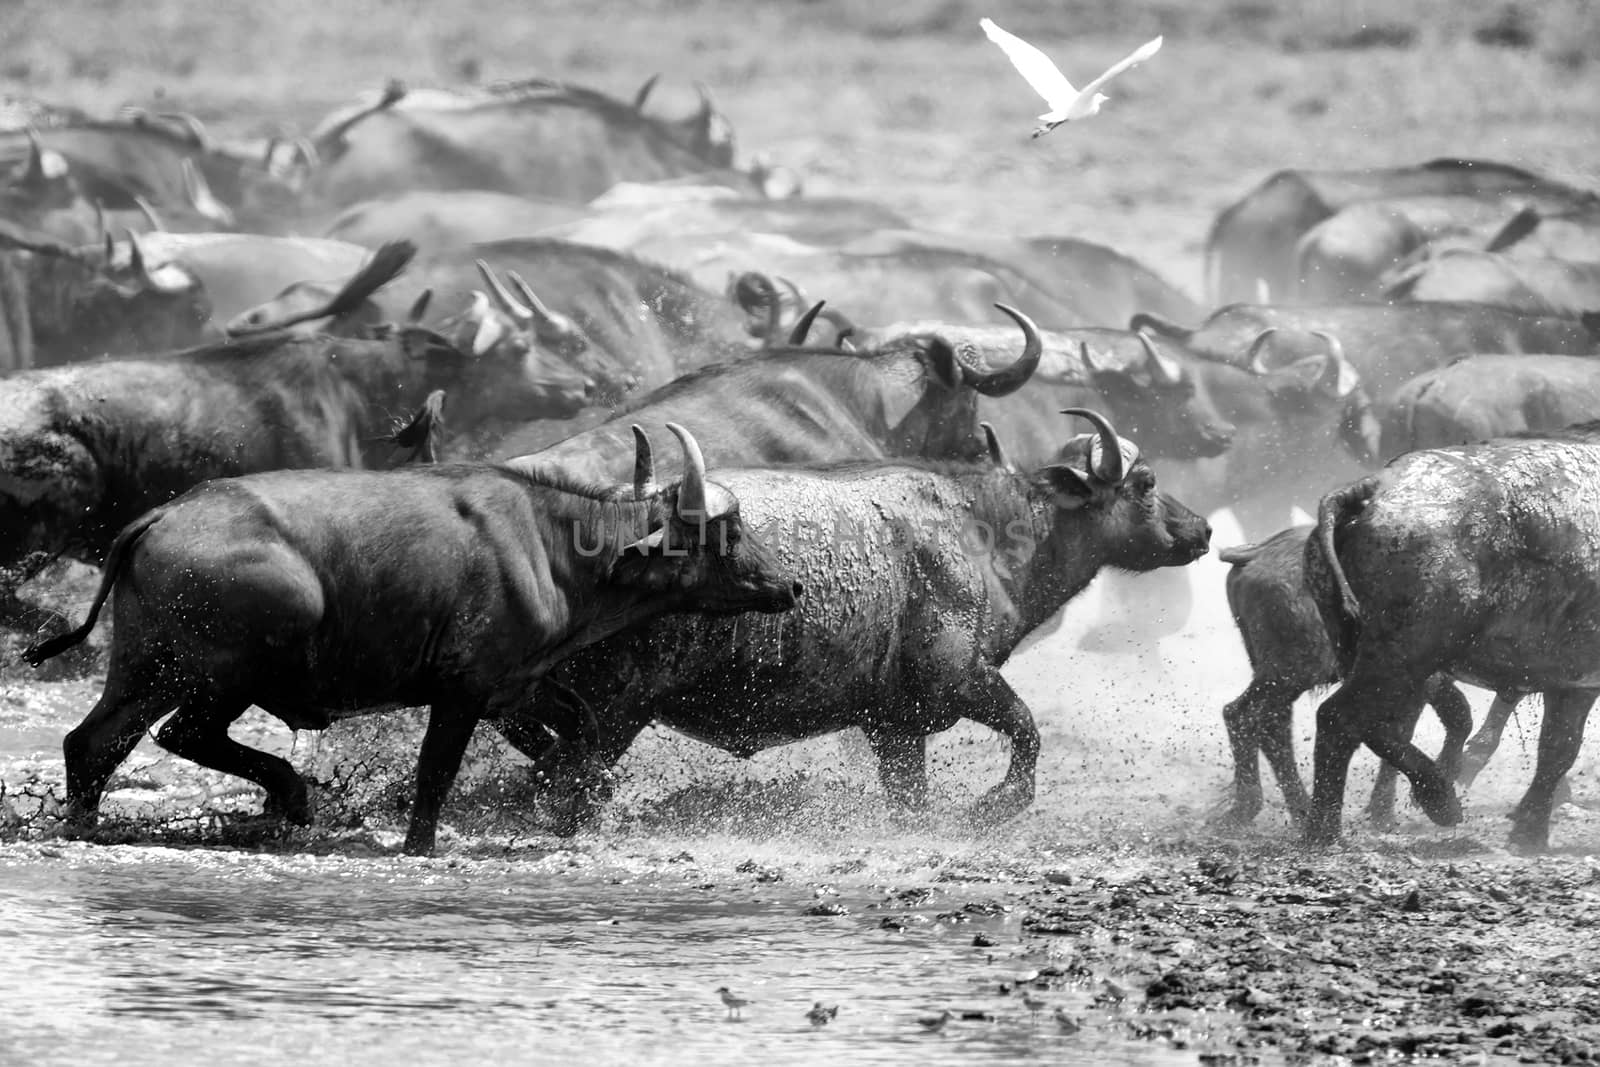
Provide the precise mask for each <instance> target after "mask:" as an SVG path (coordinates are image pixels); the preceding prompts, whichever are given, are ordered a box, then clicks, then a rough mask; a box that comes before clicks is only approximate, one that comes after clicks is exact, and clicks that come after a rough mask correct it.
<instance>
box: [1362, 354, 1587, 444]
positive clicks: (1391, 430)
mask: <svg viewBox="0 0 1600 1067" xmlns="http://www.w3.org/2000/svg"><path fill="white" fill-rule="evenodd" d="M1597 418H1600V360H1597V359H1595V358H1594V357H1593V356H1546V355H1520V354H1518V355H1486V356H1469V357H1467V358H1466V359H1463V360H1459V361H1457V362H1455V363H1452V364H1450V365H1449V366H1447V367H1439V368H1437V369H1435V370H1430V371H1426V372H1424V373H1422V374H1419V375H1417V376H1416V377H1415V378H1413V379H1411V380H1410V381H1409V382H1407V383H1406V384H1405V385H1402V386H1401V387H1400V388H1399V389H1398V390H1396V391H1395V393H1394V395H1393V396H1391V397H1390V398H1389V401H1388V403H1387V404H1385V405H1383V409H1382V412H1381V413H1380V415H1379V421H1380V423H1381V425H1382V427H1383V437H1382V453H1381V456H1375V457H1373V458H1374V459H1375V460H1376V459H1380V458H1381V459H1389V458H1391V457H1394V456H1398V455H1400V454H1401V453H1402V452H1410V451H1413V450H1414V449H1419V448H1442V447H1444V446H1446V445H1465V444H1471V443H1472V442H1474V441H1483V440H1487V439H1488V438H1491V437H1505V436H1508V435H1510V434H1516V433H1522V432H1525V431H1530V430H1532V431H1537V430H1555V429H1559V428H1561V427H1562V426H1570V425H1572V424H1573V423H1575V422H1590V421H1592V420H1594V419H1597Z"/></svg>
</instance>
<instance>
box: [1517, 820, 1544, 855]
mask: <svg viewBox="0 0 1600 1067" xmlns="http://www.w3.org/2000/svg"><path fill="white" fill-rule="evenodd" d="M1506 848H1508V849H1510V850H1511V851H1512V852H1515V853H1516V854H1517V855H1519V856H1537V855H1540V854H1542V853H1545V852H1549V851H1550V826H1549V824H1548V823H1545V824H1541V825H1538V826H1535V825H1533V824H1532V823H1531V822H1529V823H1526V824H1524V823H1518V824H1517V825H1516V826H1514V827H1512V829H1511V835H1510V836H1509V837H1507V838H1506Z"/></svg>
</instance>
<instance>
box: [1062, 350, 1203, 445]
mask: <svg viewBox="0 0 1600 1067" xmlns="http://www.w3.org/2000/svg"><path fill="white" fill-rule="evenodd" d="M1134 337H1135V338H1136V339H1137V342H1138V345H1139V349H1140V351H1141V354H1142V356H1143V358H1141V359H1138V360H1135V361H1133V362H1131V363H1130V362H1128V361H1127V360H1110V359H1107V358H1105V357H1104V356H1103V355H1101V354H1099V353H1097V352H1096V351H1095V349H1094V347H1093V346H1091V345H1090V344H1089V343H1088V342H1087V341H1084V342H1080V344H1079V352H1080V356H1081V359H1082V362H1083V367H1084V370H1085V371H1087V372H1088V374H1089V377H1090V381H1091V382H1092V383H1093V385H1094V388H1095V391H1096V392H1098V393H1099V394H1100V395H1102V396H1104V397H1105V398H1106V403H1107V404H1108V405H1109V407H1110V409H1111V410H1112V411H1115V412H1117V413H1119V414H1118V416H1117V421H1118V422H1121V423H1123V425H1124V426H1125V427H1128V428H1129V432H1130V433H1133V434H1134V435H1136V436H1137V437H1138V438H1139V439H1140V440H1142V441H1144V442H1145V444H1146V446H1147V447H1148V448H1149V449H1150V453H1151V454H1152V455H1158V456H1176V457H1182V458H1185V459H1196V458H1200V459H1203V458H1207V457H1210V456H1218V455H1221V454H1222V453H1223V452H1225V451H1227V449H1228V446H1229V445H1230V444H1231V443H1232V441H1233V434H1234V427H1233V424H1232V423H1230V422H1229V421H1228V419H1227V418H1226V417H1225V416H1224V415H1223V414H1222V412H1221V411H1219V410H1218V409H1217V406H1216V404H1215V403H1214V402H1213V400H1212V398H1211V397H1210V395H1209V394H1208V392H1207V391H1206V390H1204V389H1203V388H1201V387H1200V383H1199V381H1198V379H1197V376H1196V375H1195V373H1194V371H1193V369H1192V367H1191V366H1190V362H1191V360H1192V358H1193V357H1190V356H1188V354H1187V353H1184V352H1181V350H1177V351H1168V350H1166V349H1167V348H1168V347H1169V346H1170V347H1171V348H1173V349H1177V346H1176V345H1175V344H1174V342H1171V341H1168V340H1166V339H1161V340H1157V339H1155V338H1152V337H1151V336H1150V335H1149V334H1147V333H1145V332H1144V331H1137V332H1135V334H1134Z"/></svg>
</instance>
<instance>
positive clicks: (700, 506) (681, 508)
mask: <svg viewBox="0 0 1600 1067" xmlns="http://www.w3.org/2000/svg"><path fill="white" fill-rule="evenodd" d="M667 429H669V430H671V431H672V433H673V435H674V436H675V437H677V439H678V444H679V445H681V446H682V447H683V481H681V482H679V483H678V517H679V518H681V519H689V520H693V521H699V520H700V519H703V518H706V517H707V516H706V458H705V456H704V455H702V454H701V452H700V444H699V442H697V441H696V440H695V439H694V435H693V434H691V433H690V432H689V431H688V430H685V429H684V428H683V427H682V426H679V425H678V424H677V423H675V422H669V423H667Z"/></svg>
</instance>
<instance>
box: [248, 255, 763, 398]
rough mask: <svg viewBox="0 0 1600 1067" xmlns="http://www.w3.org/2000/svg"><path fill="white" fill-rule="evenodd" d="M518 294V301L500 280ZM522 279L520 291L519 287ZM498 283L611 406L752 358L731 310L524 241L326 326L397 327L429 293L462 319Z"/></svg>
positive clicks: (431, 262)
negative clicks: (731, 360)
mask: <svg viewBox="0 0 1600 1067" xmlns="http://www.w3.org/2000/svg"><path fill="white" fill-rule="evenodd" d="M501 274H504V275H505V276H506V277H507V278H509V279H510V280H511V282H512V284H513V285H514V286H515V287H516V289H517V292H516V293H512V292H511V291H510V290H509V289H508V288H507V286H506V285H505V283H504V282H502V281H501V280H500V275H501ZM519 279H520V281H519ZM485 283H487V285H488V287H489V291H490V292H491V293H493V294H494V296H495V298H496V300H497V301H498V303H499V305H500V306H501V307H502V308H503V309H504V310H505V311H506V312H507V313H508V314H510V315H512V316H513V317H514V318H515V319H516V320H517V321H518V322H519V323H520V324H521V326H522V329H523V330H525V331H526V332H528V333H530V334H532V335H533V338H534V340H535V342H536V343H537V346H538V347H539V348H541V349H543V350H544V351H547V352H551V353H554V354H556V355H558V356H559V357H560V358H562V359H564V360H567V361H569V362H570V363H571V364H572V365H573V366H574V367H576V368H578V369H580V370H582V371H583V372H584V373H585V374H587V375H589V376H590V377H591V378H592V379H594V380H595V381H596V382H597V383H599V384H600V385H601V386H602V387H603V389H604V391H605V392H606V393H608V394H609V395H610V396H611V397H612V398H615V397H616V396H618V395H620V394H621V393H623V392H625V391H627V390H629V389H631V388H633V387H635V386H637V385H641V384H642V385H643V386H645V387H646V388H654V387H655V386H657V385H662V384H665V383H666V382H669V381H671V380H672V379H673V378H676V377H677V376H678V375H679V374H681V373H683V372H684V371H685V370H688V369H690V368H693V367H697V366H700V365H702V364H705V363H709V362H714V361H716V360H718V359H723V358H728V357H731V356H734V355H742V354H744V353H745V352H746V351H747V348H746V338H745V333H744V321H743V318H742V316H741V314H740V312H739V311H738V310H737V309H736V308H734V307H733V306H732V305H731V304H730V303H728V301H726V300H725V299H723V298H722V297H720V296H717V295H715V294H713V293H710V292H707V291H706V290H704V289H701V288H700V287H699V286H697V285H695V284H694V283H693V282H692V281H690V280H689V279H687V278H685V277H683V276H682V275H680V274H678V273H676V272H675V271H670V270H667V269H666V268H664V267H659V266H656V265H655V264H652V263H646V262H644V261H642V260H639V259H635V258H633V257H631V256H627V255H623V254H620V253H617V252H612V251H609V250H607V249H603V248H590V247H587V246H585V245H578V244H572V243H570V242H567V241H557V240H551V239H547V238H516V239H508V240H504V241H495V242H492V243H490V244H483V245H472V246H470V247H468V248H464V249H455V250H453V251H447V252H441V253H438V254H436V255H434V256H432V257H430V258H428V259H427V260H426V261H424V262H421V263H419V264H418V265H417V266H416V267H415V268H414V269H413V270H411V271H410V272H409V273H408V274H407V275H406V276H405V277H403V278H401V279H400V280H399V281H398V282H397V283H396V284H393V285H390V286H388V287H386V288H385V289H384V290H383V291H382V292H381V293H378V294H376V295H375V296H374V297H373V298H372V300H370V301H368V302H367V303H366V304H364V305H358V306H351V307H349V308H347V309H345V310H344V311H343V312H341V314H339V315H338V316H335V317H333V318H332V319H328V320H324V321H321V322H319V323H318V327H319V328H321V329H323V330H325V331H327V332H330V333H351V332H360V331H362V330H363V329H364V328H365V324H366V323H368V322H370V321H374V320H376V321H394V320H396V319H398V318H400V317H401V316H403V315H404V314H405V313H406V309H408V308H410V307H412V306H413V305H414V304H415V302H416V300H417V299H418V298H419V297H420V296H421V295H422V293H423V292H431V293H432V294H433V303H434V306H436V307H443V308H455V307H459V306H460V305H461V303H462V302H464V301H465V300H466V299H468V298H469V297H470V295H471V294H472V292H473V291H474V290H477V289H479V288H481V287H482V286H484V285H485ZM338 285H339V283H337V282H334V283H327V282H323V283H322V284H315V283H311V282H305V283H302V284H296V285H290V286H288V287H287V288H285V289H284V290H283V291H282V292H280V293H279V294H278V295H277V296H276V297H274V298H273V299H271V300H269V301H267V302H265V303H263V304H260V305H258V306H257V307H255V308H252V309H250V310H249V311H245V312H242V313H241V314H239V315H238V316H236V317H235V318H234V320H233V321H232V322H230V323H229V324H228V328H229V329H230V330H231V331H240V330H245V331H253V330H259V329H263V328H266V327H269V326H272V325H274V324H281V323H288V322H297V323H298V322H300V321H303V320H305V319H306V317H307V316H306V312H307V310H308V309H310V308H313V307H317V306H320V305H322V304H324V303H325V302H326V301H327V297H328V293H329V292H330V291H331V290H333V289H336V288H338Z"/></svg>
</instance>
